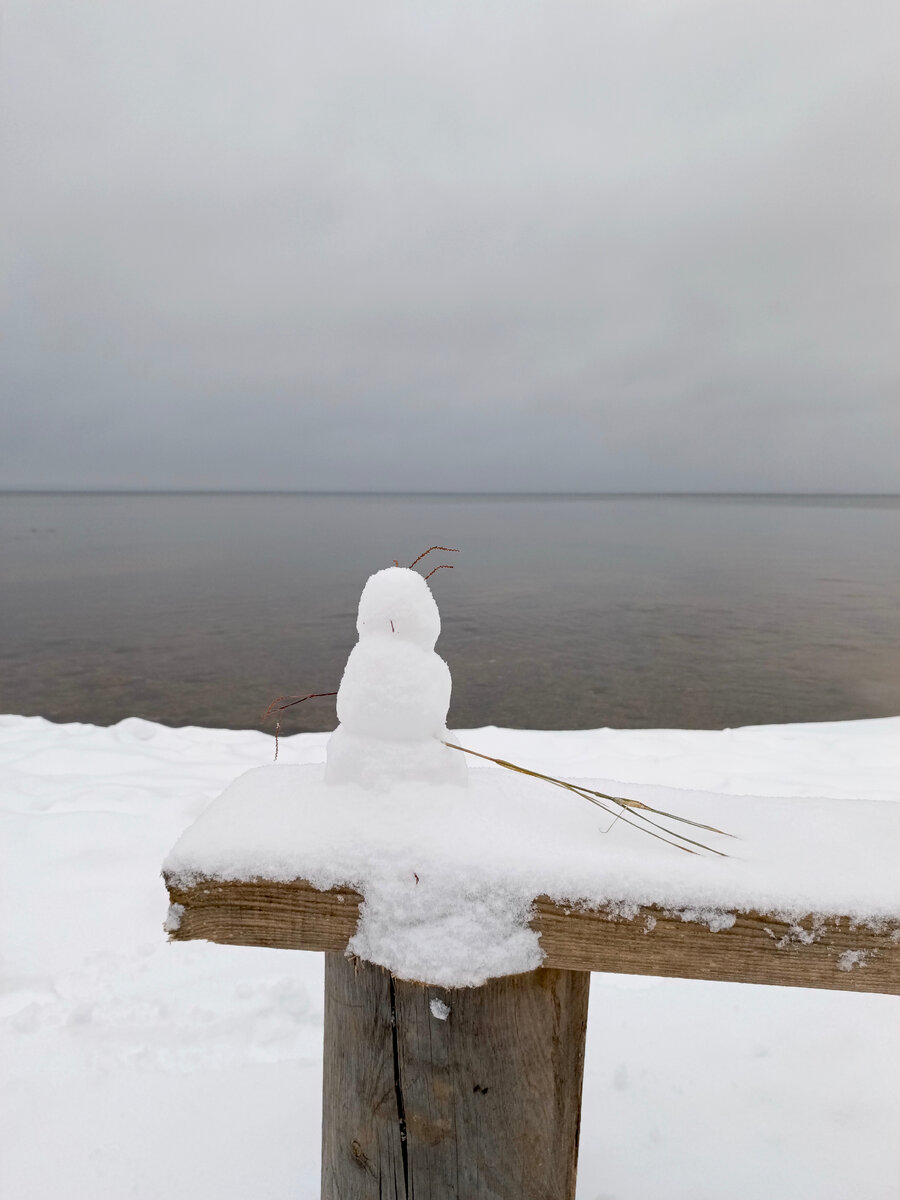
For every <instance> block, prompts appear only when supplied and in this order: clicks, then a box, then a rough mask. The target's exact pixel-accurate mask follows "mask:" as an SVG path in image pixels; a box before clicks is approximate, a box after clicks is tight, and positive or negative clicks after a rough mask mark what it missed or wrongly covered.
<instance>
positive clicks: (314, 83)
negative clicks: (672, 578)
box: [0, 0, 900, 491]
mask: <svg viewBox="0 0 900 1200" xmlns="http://www.w3.org/2000/svg"><path fill="white" fill-rule="evenodd" d="M2 39H3V40H2V77H0V88H2V110H3V115H2V153H3V178H4V183H3V189H4V197H5V198H4V205H5V210H6V215H5V218H4V226H5V230H6V234H7V235H8V236H7V237H6V239H5V250H4V260H3V263H4V300H3V323H4V336H3V344H2V351H0V352H2V356H3V363H2V371H3V394H2V414H0V487H42V486H51V487H126V488H127V487H138V488H141V487H189V488H193V487H197V488H208V487H213V488H215V487H225V488H232V487H234V488H245V487H249V488H274V489H279V488H298V489H308V488H309V489H344V488H348V489H388V490H407V489H411V490H415V489H425V490H469V489H475V490H491V491H502V490H539V491H540V490H573V491H580V490H590V491H616V490H738V491H747V490H750V491H753V490H761V491H767V490H776V491H778V490H784V491H793V490H799V491H804V490H824V491H829V490H836V491H853V490H863V491H900V387H898V382H900V380H898V375H900V370H898V352H897V342H898V321H897V316H898V274H900V250H898V231H900V230H898V227H900V219H898V212H900V204H898V201H900V186H898V162H900V134H898V129H900V121H898V113H900V107H898V99H900V96H898V82H897V81H898V79H900V49H898V48H900V4H898V2H897V0H891V2H881V0H855V2H854V3H852V4H851V3H847V0H838V2H835V0H810V2H794V0H710V2H698V0H668V2H662V0H650V2H641V0H593V2H588V0H580V2H577V3H576V2H571V0H548V2H547V3H534V2H532V0H510V2H496V0H471V2H470V0H410V2H409V3H402V4H398V3H385V2H381V0H372V2H364V0H355V2H353V3H349V2H347V0H327V3H323V2H322V0H312V2H307V0H285V2H281V0H252V2H240V3H229V2H227V0H132V2H127V0H103V2H100V0H80V2H79V3H77V4H75V3H72V2H71V0H57V2H49V0H6V3H5V5H4V9H3V25H2Z"/></svg>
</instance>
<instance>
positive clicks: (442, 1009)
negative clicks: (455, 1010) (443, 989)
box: [428, 997, 450, 1021]
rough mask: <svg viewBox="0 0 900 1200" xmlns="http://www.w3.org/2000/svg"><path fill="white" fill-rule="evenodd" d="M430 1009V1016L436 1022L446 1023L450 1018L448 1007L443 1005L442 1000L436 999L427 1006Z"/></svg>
mask: <svg viewBox="0 0 900 1200" xmlns="http://www.w3.org/2000/svg"><path fill="white" fill-rule="evenodd" d="M428 1007H429V1008H430V1009H431V1015H432V1016H433V1017H434V1018H435V1020H437V1021H446V1020H447V1018H448V1017H449V1016H450V1005H449V1004H445V1003H444V1001H443V1000H438V999H437V997H435V998H434V1000H432V1001H431V1003H430V1004H429V1005H428Z"/></svg>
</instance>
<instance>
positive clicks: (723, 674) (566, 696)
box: [0, 494, 900, 732]
mask: <svg viewBox="0 0 900 1200" xmlns="http://www.w3.org/2000/svg"><path fill="white" fill-rule="evenodd" d="M435 542H437V543H441V544H443V545H446V546H458V547H459V549H460V553H459V554H456V555H451V556H447V555H441V554H439V553H436V554H435V555H434V556H433V557H432V558H431V559H429V560H427V561H428V562H429V563H431V564H435V565H436V564H437V563H439V562H442V561H447V560H448V559H449V560H450V561H452V562H453V565H454V568H455V569H454V570H452V571H439V572H438V573H437V574H436V575H435V576H434V578H433V579H432V580H431V584H432V587H433V590H434V593H435V596H436V598H437V601H438V604H439V605H440V608H441V613H442V616H443V633H442V635H441V639H440V641H439V642H438V647H437V648H438V651H439V653H440V654H441V655H442V656H443V657H444V658H445V659H446V660H447V661H448V663H449V664H450V668H451V670H452V672H453V680H454V691H453V704H452V708H451V712H450V723H451V725H453V726H457V727H468V726H473V725H487V724H496V725H510V726H519V727H540V728H546V729H568V728H592V727H597V726H603V725H611V726H621V727H653V726H680V727H686V728H702V727H706V728H720V727H723V726H734V725H741V724H755V723H767V722H780V721H821V720H836V719H846V718H855V717H871V716H886V715H894V714H897V713H900V498H896V497H887V498H866V497H813V498H781V497H767V498H762V497H735V496H703V497H699V496H698V497H665V496H663V497H659V496H656V497H650V496H648V497H640V496H639V497H634V496H632V497H615V496H369V495H245V494H237V495H236V494H229V495H109V494H106V495H94V494H90V495H86V494H75V495H60V494H41V495H35V494H27V495H26V494H19V495H16V494H4V495H0V564H2V565H0V577H2V588H0V637H2V643H0V711H4V712H12V713H23V714H40V715H42V716H45V717H49V718H51V719H53V720H55V721H88V722H93V723H97V724H110V723H112V722H115V721H118V720H120V719H121V718H123V717H125V716H130V715H137V716H141V717H146V718H148V719H150V720H154V721H162V722H164V723H166V724H170V725H184V724H193V725H210V726H226V727H232V728H249V727H260V725H259V721H260V714H261V711H262V710H263V709H264V708H265V706H266V704H267V703H268V701H269V700H271V699H272V698H274V697H276V696H278V695H280V694H284V693H292V694H296V693H305V692H313V691H315V692H319V691H332V690H333V689H334V688H336V687H337V685H338V682H339V681H340V677H341V671H342V669H343V665H344V661H345V659H346V657H347V654H348V652H349V650H350V648H351V647H352V645H353V644H354V642H355V640H356V633H355V626H354V621H355V613H356V604H357V600H358V598H359V592H360V589H361V587H362V585H363V584H364V582H365V580H366V578H367V576H368V575H369V574H371V573H372V572H373V571H375V570H378V569H379V568H380V567H383V566H388V565H390V563H391V561H392V560H393V559H395V558H396V559H399V561H400V562H401V564H408V563H410V562H411V561H412V560H413V559H414V558H415V557H416V555H417V554H419V553H420V552H421V551H422V550H424V549H425V548H426V547H427V546H429V545H431V544H433V543H435ZM293 712H294V714H295V715H293V716H288V717H287V719H286V720H285V722H284V729H285V732H293V731H295V730H300V729H330V728H333V726H334V723H335V717H334V703H333V701H330V700H317V701H310V702H309V703H307V704H305V705H303V706H301V707H300V708H298V709H294V710H293Z"/></svg>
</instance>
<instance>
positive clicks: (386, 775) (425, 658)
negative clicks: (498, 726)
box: [326, 567, 466, 790]
mask: <svg viewBox="0 0 900 1200" xmlns="http://www.w3.org/2000/svg"><path fill="white" fill-rule="evenodd" d="M356 627H357V630H358V631H359V641H358V642H357V644H356V645H355V646H354V648H353V650H352V651H351V652H350V657H349V658H348V660H347V665H346V667H345V669H344V675H343V678H342V679H341V685H340V688H339V689H338V696H337V715H338V720H339V722H340V724H339V725H338V728H337V729H336V730H335V731H334V733H333V734H332V736H331V739H330V741H329V743H328V751H327V762H328V768H327V772H326V779H327V781H328V782H329V783H330V784H345V783H355V784H359V785H360V786H362V787H365V788H368V789H370V790H373V789H374V790H384V789H385V788H387V787H390V786H391V785H392V784H393V783H395V782H397V781H398V780H404V779H405V780H417V781H418V782H420V783H422V784H426V785H434V784H453V785H456V786H463V785H465V782H466V763H465V758H464V756H463V755H462V754H460V753H458V752H456V751H453V750H450V749H448V748H447V747H446V746H445V745H443V742H444V741H447V740H450V736H449V734H448V732H447V710H448V708H449V705H450V686H451V685H450V671H449V668H448V667H447V664H446V663H445V662H444V661H443V659H441V658H439V657H438V655H437V654H435V653H434V644H435V641H436V640H437V637H438V634H439V633H440V630H441V619H440V615H439V613H438V608H437V605H436V604H435V602H434V597H433V596H432V594H431V590H430V588H429V587H428V584H427V583H426V582H425V580H424V579H423V578H422V576H421V575H419V574H418V573H417V572H415V571H411V570H409V569H408V568H406V567H388V568H387V569H386V570H384V571H378V572H377V574H375V575H373V576H372V577H371V578H370V579H369V581H368V583H367V584H366V586H365V587H364V588H363V592H362V596H361V597H360V601H359V615H358V618H357V622H356Z"/></svg>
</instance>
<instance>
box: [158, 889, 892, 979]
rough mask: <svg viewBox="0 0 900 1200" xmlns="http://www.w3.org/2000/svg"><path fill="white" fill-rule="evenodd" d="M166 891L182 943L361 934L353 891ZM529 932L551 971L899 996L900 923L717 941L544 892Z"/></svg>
mask: <svg viewBox="0 0 900 1200" xmlns="http://www.w3.org/2000/svg"><path fill="white" fill-rule="evenodd" d="M169 893H170V898H171V900H172V903H173V904H177V905H181V906H183V912H182V913H181V914H180V915H181V925H180V927H179V928H178V929H176V930H174V931H173V933H172V936H173V937H174V938H175V939H177V940H181V941H184V940H190V939H192V938H205V939H206V940H208V941H211V942H222V943H226V944H232V945H246V946H275V947H280V948H283V949H294V950H325V951H336V952H341V951H343V950H344V949H345V948H346V946H347V943H348V941H349V940H350V938H351V937H352V936H353V934H354V932H355V930H356V923H357V919H358V910H359V905H360V903H361V902H362V897H361V896H360V895H359V893H358V892H355V891H353V890H352V889H350V888H335V889H333V890H331V891H327V892H321V891H317V890H316V889H315V888H312V887H311V886H310V885H309V884H308V883H305V882H304V881H303V880H294V881H293V882H290V883H273V882H270V881H265V880H257V881H251V882H222V881H219V880H199V881H198V882H196V883H195V884H194V885H193V886H192V887H190V888H184V887H179V886H178V885H177V884H175V883H174V882H170V883H169ZM532 926H533V928H535V929H536V930H537V931H538V933H539V934H540V936H541V946H542V948H543V950H544V953H545V954H546V958H545V960H544V965H545V967H551V968H554V969H560V970H570V971H614V972H619V973H621V974H626V975H669V976H675V977H678V978H684V979H721V980H729V981H733V982H739V983H766V984H778V985H781V986H783V987H813V988H828V989H833V990H836V991H848V992H885V993H889V994H891V995H900V920H898V921H895V922H886V923H884V925H883V926H881V927H879V928H878V929H873V928H870V927H869V926H866V925H862V926H855V925H854V924H853V922H851V921H850V920H849V919H848V918H846V917H829V918H824V919H822V918H814V917H813V916H812V915H809V916H808V917H806V918H804V919H802V920H801V921H799V922H792V921H785V920H784V919H782V918H780V917H777V916H774V915H772V914H766V913H755V912H750V913H737V914H735V920H734V924H733V925H732V926H731V927H730V928H726V929H721V930H720V931H719V932H716V933H713V932H712V931H711V930H710V929H709V928H707V926H706V925H704V924H703V923H701V922H699V921H684V920H682V918H681V916H679V915H678V914H672V913H668V912H666V911H665V910H664V909H661V908H657V907H653V906H644V907H642V908H640V909H637V910H636V911H635V912H634V915H628V916H623V915H621V913H620V914H619V915H618V916H617V915H615V913H614V912H613V911H610V910H600V911H592V910H584V909H581V908H569V907H566V906H564V905H559V904H555V903H554V902H553V901H551V900H549V899H548V898H547V897H545V896H544V897H538V899H537V900H536V901H535V904H534V918H533V920H532Z"/></svg>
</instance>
